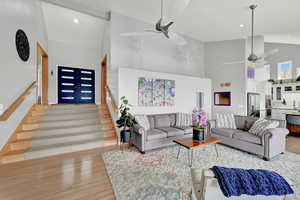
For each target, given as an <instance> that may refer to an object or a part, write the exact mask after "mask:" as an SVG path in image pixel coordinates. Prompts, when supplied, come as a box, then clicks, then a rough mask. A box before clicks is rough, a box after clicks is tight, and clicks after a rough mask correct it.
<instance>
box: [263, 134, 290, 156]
mask: <svg viewBox="0 0 300 200" xmlns="http://www.w3.org/2000/svg"><path fill="white" fill-rule="evenodd" d="M288 134H289V130H288V129H286V128H271V129H268V130H266V131H265V132H264V134H263V135H262V143H263V145H264V157H265V158H267V159H270V158H272V157H274V156H276V155H278V154H280V153H283V152H285V143H286V136H287V135H288Z"/></svg>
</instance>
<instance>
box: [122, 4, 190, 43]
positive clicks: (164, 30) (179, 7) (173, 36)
mask: <svg viewBox="0 0 300 200" xmlns="http://www.w3.org/2000/svg"><path fill="white" fill-rule="evenodd" d="M172 3H173V8H174V10H176V12H177V13H176V14H177V15H180V14H182V12H183V11H184V9H185V8H186V7H187V6H188V5H189V3H190V0H172ZM163 23H164V0H161V9H160V19H159V20H158V22H157V23H156V24H155V29H153V30H144V31H143V32H130V33H121V36H127V37H130V36H156V35H158V34H163V35H164V37H165V38H167V39H169V40H171V41H172V42H173V43H175V44H177V45H185V44H186V43H187V42H186V40H185V39H184V38H183V37H181V36H180V35H178V34H177V33H174V32H171V31H170V30H169V29H170V27H171V26H172V25H173V24H174V22H173V21H171V22H168V23H166V24H163Z"/></svg>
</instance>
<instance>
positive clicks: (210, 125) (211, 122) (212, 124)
mask: <svg viewBox="0 0 300 200" xmlns="http://www.w3.org/2000/svg"><path fill="white" fill-rule="evenodd" d="M216 126H217V120H215V119H212V120H208V121H207V133H208V135H210V133H211V129H212V128H216Z"/></svg>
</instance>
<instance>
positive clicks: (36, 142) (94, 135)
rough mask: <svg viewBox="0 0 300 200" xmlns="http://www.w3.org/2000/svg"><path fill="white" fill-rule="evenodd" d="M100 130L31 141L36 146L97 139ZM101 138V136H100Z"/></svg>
mask: <svg viewBox="0 0 300 200" xmlns="http://www.w3.org/2000/svg"><path fill="white" fill-rule="evenodd" d="M101 134H103V133H101V132H100V130H99V131H98V132H92V133H88V134H86V133H82V135H72V136H68V135H66V136H65V137H54V138H45V139H42V138H41V139H36V140H33V141H31V146H32V147H38V146H44V145H52V144H60V143H66V142H77V141H83V140H93V139H95V141H96V140H99V136H101ZM102 139H103V138H102Z"/></svg>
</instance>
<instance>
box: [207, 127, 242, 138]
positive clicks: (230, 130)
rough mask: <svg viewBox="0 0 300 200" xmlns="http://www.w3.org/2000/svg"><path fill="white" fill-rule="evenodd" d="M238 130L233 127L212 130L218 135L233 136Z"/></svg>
mask: <svg viewBox="0 0 300 200" xmlns="http://www.w3.org/2000/svg"><path fill="white" fill-rule="evenodd" d="M237 131H238V130H237V129H233V128H212V129H211V132H212V133H213V134H216V135H221V136H225V137H230V138H232V136H233V134H234V133H236V132H237Z"/></svg>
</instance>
